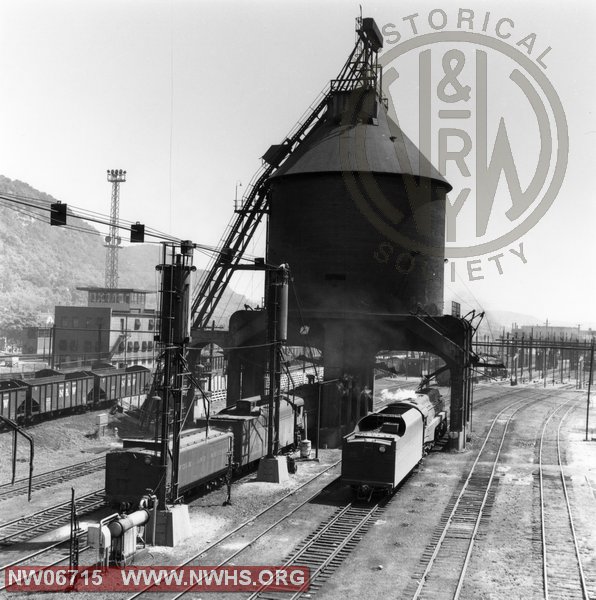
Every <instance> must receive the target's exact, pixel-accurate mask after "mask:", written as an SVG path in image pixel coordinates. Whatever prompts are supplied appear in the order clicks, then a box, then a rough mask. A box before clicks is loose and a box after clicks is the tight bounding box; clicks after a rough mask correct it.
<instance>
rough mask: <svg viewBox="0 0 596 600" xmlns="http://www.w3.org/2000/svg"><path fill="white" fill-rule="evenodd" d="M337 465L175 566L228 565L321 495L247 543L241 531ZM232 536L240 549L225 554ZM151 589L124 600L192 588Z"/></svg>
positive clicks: (316, 493) (163, 595)
mask: <svg viewBox="0 0 596 600" xmlns="http://www.w3.org/2000/svg"><path fill="white" fill-rule="evenodd" d="M340 464H341V461H336V462H335V463H333V464H331V465H329V466H328V467H327V468H326V469H324V470H323V471H321V472H320V473H317V475H315V476H314V477H311V478H310V479H309V480H308V481H305V482H304V483H303V484H302V485H300V486H299V487H297V488H295V489H294V490H292V491H291V492H289V493H288V494H286V495H284V496H282V497H281V498H280V499H279V500H277V501H276V502H274V503H272V504H270V505H269V506H267V507H266V508H265V509H263V510H262V511H261V512H260V513H258V514H256V515H253V516H251V517H249V518H248V519H247V520H246V521H244V522H243V523H241V524H240V525H238V526H237V527H236V528H234V529H233V530H232V531H229V532H228V533H226V534H225V535H223V536H222V537H221V538H219V539H218V540H216V541H215V542H213V543H212V544H209V546H207V547H206V548H204V549H203V550H201V551H200V552H199V553H197V554H195V555H193V556H191V557H189V558H188V559H187V560H185V561H184V562H183V563H181V564H179V565H177V566H176V567H177V568H182V567H186V566H188V565H195V564H198V563H199V562H201V563H203V564H204V563H205V561H206V562H207V564H209V565H210V566H215V567H222V566H224V565H227V564H230V563H231V561H232V560H234V559H235V558H236V557H237V556H238V555H239V554H241V553H242V552H244V551H246V550H247V549H249V548H250V547H251V546H252V545H253V544H254V543H255V542H256V541H258V540H259V539H261V538H262V537H263V536H265V535H266V534H267V533H269V532H270V531H271V530H272V529H274V528H275V527H277V526H279V525H280V524H281V523H283V522H284V521H285V520H286V519H288V518H289V517H291V516H292V515H293V514H294V513H296V512H297V511H298V510H300V509H301V508H303V507H304V506H305V505H307V504H308V503H309V502H311V501H312V500H313V499H314V498H315V497H317V496H319V495H320V494H321V491H322V490H320V489H316V490H315V491H314V493H311V494H309V495H308V496H307V497H306V498H305V499H303V500H300V501H299V502H297V503H296V504H295V505H294V506H293V507H292V509H291V510H289V511H285V512H283V514H282V515H281V516H280V517H278V518H274V520H273V522H272V523H271V524H269V525H267V526H266V527H264V528H263V529H262V530H261V531H260V532H259V533H258V534H251V537H250V539H249V540H247V539H246V537H245V532H246V531H247V528H250V527H251V526H253V525H254V524H255V523H261V522H262V517H263V516H264V515H266V514H267V513H270V512H271V511H273V510H274V509H275V508H276V507H278V506H280V505H281V504H282V502H284V501H285V500H286V499H288V498H290V497H291V496H294V495H296V493H297V492H299V491H301V490H303V489H304V488H306V487H307V486H308V485H310V484H311V483H313V482H315V481H316V480H317V479H319V477H321V476H323V475H325V474H326V473H328V472H329V471H331V470H332V469H334V468H336V467H338V466H339V465H340ZM338 480H339V477H337V478H335V479H334V480H333V481H331V482H330V483H329V484H328V485H327V487H329V486H331V485H333V484H334V483H335V482H337V481H338ZM235 537H238V539H239V540H241V546H242V547H241V548H239V549H238V550H236V551H234V552H233V553H232V554H227V553H226V552H227V551H226V550H225V548H224V542H225V543H226V546H232V545H234V540H235ZM176 567H173V568H176ZM155 587H156V586H155V585H150V586H147V587H145V588H143V589H142V590H139V591H138V592H136V593H135V594H133V595H132V596H129V597H128V598H127V600H136V599H137V598H140V597H142V596H145V595H146V597H147V598H151V599H152V600H159V599H160V598H169V599H170V600H176V599H177V598H180V597H182V596H184V595H185V594H187V593H188V592H191V590H192V588H191V587H189V588H187V589H186V590H184V591H182V592H179V593H177V594H167V593H158V590H156V589H155Z"/></svg>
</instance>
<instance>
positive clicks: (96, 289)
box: [77, 286, 155, 294]
mask: <svg viewBox="0 0 596 600" xmlns="http://www.w3.org/2000/svg"><path fill="white" fill-rule="evenodd" d="M77 290H81V291H82V292H114V293H117V294H120V293H126V292H128V293H131V292H135V293H137V294H155V290H141V289H139V288H121V287H118V288H109V287H100V286H90V287H77Z"/></svg>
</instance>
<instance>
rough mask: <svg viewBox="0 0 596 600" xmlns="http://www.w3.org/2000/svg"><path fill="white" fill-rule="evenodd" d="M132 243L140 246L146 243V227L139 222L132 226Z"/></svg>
mask: <svg viewBox="0 0 596 600" xmlns="http://www.w3.org/2000/svg"><path fill="white" fill-rule="evenodd" d="M130 241H131V242H135V243H138V244H142V243H143V242H144V241H145V225H142V224H141V223H139V222H138V221H137V222H136V223H133V224H132V225H131V226H130Z"/></svg>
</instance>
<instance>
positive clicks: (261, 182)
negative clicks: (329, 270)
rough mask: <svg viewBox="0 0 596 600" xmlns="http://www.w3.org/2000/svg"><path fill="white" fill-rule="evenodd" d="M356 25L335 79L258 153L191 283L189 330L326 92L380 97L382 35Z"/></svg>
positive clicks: (207, 315)
mask: <svg viewBox="0 0 596 600" xmlns="http://www.w3.org/2000/svg"><path fill="white" fill-rule="evenodd" d="M356 23H357V27H356V34H357V37H356V45H355V47H354V49H353V50H352V52H351V54H350V56H349V58H348V60H347V61H346V63H345V64H344V66H343V67H342V69H341V71H340V73H339V75H338V76H337V78H335V79H333V80H331V82H330V83H329V85H327V86H326V87H325V88H324V89H323V91H322V92H321V93H320V94H319V95H318V97H317V98H316V100H315V101H314V102H313V103H312V104H311V105H310V106H309V108H308V109H307V111H306V112H305V113H304V115H303V117H302V118H301V119H300V120H299V121H298V122H297V123H296V125H295V126H294V128H293V129H292V130H291V131H290V133H289V134H288V135H287V136H286V138H285V140H284V141H283V142H282V143H281V144H279V145H274V146H271V148H269V150H268V151H267V152H266V153H265V155H264V156H263V162H262V164H261V167H260V168H259V170H258V171H257V172H256V173H255V175H254V176H253V178H252V180H251V182H250V184H249V185H248V188H247V190H246V192H245V194H244V197H243V199H242V207H241V208H240V209H238V210H236V211H235V215H234V217H233V218H232V220H231V221H230V223H229V224H228V226H227V228H226V230H225V232H224V235H223V236H222V238H221V240H220V243H219V245H218V251H217V252H216V253H215V254H214V256H213V258H212V259H211V262H210V263H209V265H208V267H207V269H206V271H205V272H204V273H203V277H202V278H201V280H200V282H199V285H198V286H197V292H196V294H195V296H194V298H193V302H192V312H191V315H192V322H193V328H195V329H206V328H208V326H209V324H210V322H211V319H212V317H213V314H214V312H215V309H216V308H217V305H218V303H219V301H220V300H221V297H222V296H223V294H224V291H225V289H226V287H227V286H228V284H229V283H230V280H231V278H232V275H233V273H234V270H235V268H236V267H238V265H239V263H240V261H241V260H242V258H243V256H244V253H245V252H246V249H247V248H248V245H249V244H250V241H251V240H252V237H253V235H254V233H255V231H256V229H257V227H258V226H259V224H260V222H261V220H262V218H263V215H264V214H265V213H266V212H267V208H268V198H267V193H268V191H269V178H270V176H271V175H272V173H273V172H274V171H275V170H276V169H277V168H279V167H280V166H281V164H282V163H283V162H284V161H285V160H286V159H287V158H288V157H289V156H290V155H291V154H292V153H293V152H294V151H295V150H296V148H298V146H299V145H300V143H301V142H302V140H303V139H304V138H305V137H306V135H307V134H308V133H309V132H310V131H311V129H312V128H313V127H314V126H315V125H316V124H317V123H318V122H319V121H320V120H321V119H322V118H323V116H324V114H325V110H326V108H327V105H328V101H329V98H330V97H331V95H332V94H334V93H336V92H338V91H350V90H352V89H355V88H356V87H358V86H360V87H364V88H367V89H374V90H375V91H376V92H377V94H378V95H379V97H381V90H380V82H381V77H380V73H381V68H380V66H379V65H378V61H377V52H378V50H379V48H380V47H381V46H382V38H380V33H379V32H378V29H377V28H376V25H375V24H374V21H373V20H372V19H364V20H363V19H362V18H359V19H357V20H356ZM373 28H374V29H373ZM375 32H376V33H375Z"/></svg>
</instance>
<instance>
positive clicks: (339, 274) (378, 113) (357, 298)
mask: <svg viewBox="0 0 596 600" xmlns="http://www.w3.org/2000/svg"><path fill="white" fill-rule="evenodd" d="M450 189H451V186H450V185H449V184H448V183H447V182H446V181H445V180H444V179H443V177H442V176H441V175H440V173H439V172H438V171H437V170H436V169H435V168H434V167H433V166H432V165H431V164H430V162H429V161H428V160H427V159H426V158H425V157H424V156H422V155H421V154H420V152H419V151H418V149H417V148H416V146H415V145H414V144H413V142H412V141H411V140H410V139H408V137H407V136H406V135H405V134H404V133H403V132H402V131H401V130H400V129H399V127H398V126H397V125H396V124H395V123H394V122H393V121H392V120H391V119H390V118H389V116H388V114H387V110H386V108H385V105H384V103H383V102H382V101H379V98H378V96H377V95H376V94H375V92H374V91H367V92H362V91H359V90H354V91H351V92H337V93H335V94H332V95H331V97H330V99H329V103H328V107H327V112H326V114H325V116H324V118H323V119H321V121H320V122H319V123H317V125H316V126H315V127H314V128H313V129H312V130H311V132H310V133H309V134H308V135H307V136H306V137H305V139H304V140H303V142H302V143H301V145H300V146H299V147H298V148H297V149H296V150H295V151H294V152H293V153H292V154H291V155H290V156H289V157H288V159H287V160H286V161H285V162H284V163H283V165H282V166H281V167H280V168H279V169H277V170H276V171H275V172H274V173H273V175H272V177H271V179H270V192H269V211H270V212H269V221H268V223H269V239H268V254H267V262H268V263H269V264H280V263H281V262H285V263H289V265H290V269H291V273H292V278H293V284H294V286H295V292H296V293H295V294H291V295H290V302H291V304H290V306H291V308H293V309H294V310H297V308H298V307H297V303H299V304H300V307H301V309H302V310H303V311H308V312H311V311H314V312H315V313H324V312H328V311H342V312H346V313H393V314H407V313H409V312H411V311H413V310H416V308H417V307H418V306H421V307H422V308H423V309H424V310H425V311H426V312H428V313H430V314H433V315H436V314H440V313H442V308H443V263H444V258H445V255H444V246H445V195H446V193H447V192H448V191H449V190H450Z"/></svg>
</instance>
